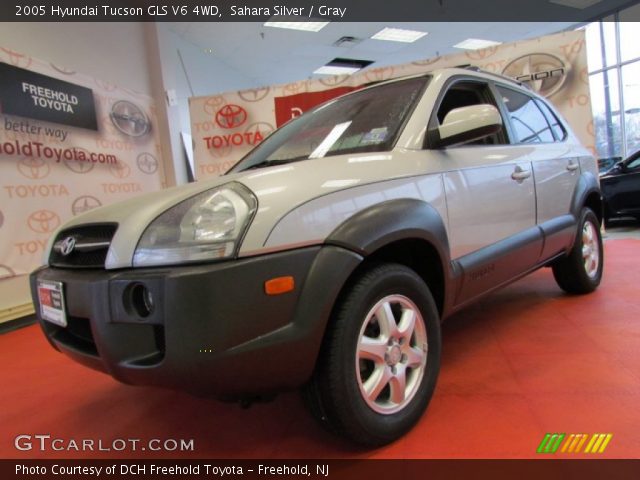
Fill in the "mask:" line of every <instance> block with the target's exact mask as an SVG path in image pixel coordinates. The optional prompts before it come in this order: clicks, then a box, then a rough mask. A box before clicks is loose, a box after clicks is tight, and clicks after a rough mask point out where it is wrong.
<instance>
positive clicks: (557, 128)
mask: <svg viewBox="0 0 640 480" xmlns="http://www.w3.org/2000/svg"><path fill="white" fill-rule="evenodd" d="M537 104H538V106H539V107H540V110H542V113H544V116H545V117H546V118H547V122H549V125H551V129H552V130H553V133H554V135H555V136H556V140H558V141H560V140H564V139H565V137H566V136H567V131H566V130H565V129H564V127H563V126H562V123H560V120H558V117H557V116H556V114H555V113H554V112H553V110H551V108H550V107H549V105H547V104H546V103H544V102H541V101H540V100H537Z"/></svg>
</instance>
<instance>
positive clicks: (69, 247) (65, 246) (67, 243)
mask: <svg viewBox="0 0 640 480" xmlns="http://www.w3.org/2000/svg"><path fill="white" fill-rule="evenodd" d="M74 248H76V239H75V237H67V238H65V239H64V240H63V241H62V243H61V244H60V253H61V254H62V255H64V256H65V257H66V256H67V255H69V254H70V253H71V252H73V249H74Z"/></svg>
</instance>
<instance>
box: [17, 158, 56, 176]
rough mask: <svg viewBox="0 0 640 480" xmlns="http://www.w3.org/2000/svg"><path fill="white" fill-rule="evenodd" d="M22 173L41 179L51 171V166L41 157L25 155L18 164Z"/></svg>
mask: <svg viewBox="0 0 640 480" xmlns="http://www.w3.org/2000/svg"><path fill="white" fill-rule="evenodd" d="M17 167H18V171H19V172H20V174H21V175H22V176H24V177H26V178H29V179H31V180H40V179H42V178H45V177H46V176H48V175H49V173H50V172H51V167H50V166H49V164H48V163H47V162H45V161H44V160H43V159H41V158H31V157H24V158H22V159H21V160H20V161H19V162H18V164H17Z"/></svg>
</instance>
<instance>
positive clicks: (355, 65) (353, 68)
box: [313, 58, 373, 75]
mask: <svg viewBox="0 0 640 480" xmlns="http://www.w3.org/2000/svg"><path fill="white" fill-rule="evenodd" d="M372 63H373V62H372V61H371V60H358V59H355V58H334V59H333V60H331V61H330V62H329V63H327V64H326V65H324V66H322V67H320V68H318V69H317V70H315V71H314V72H313V73H316V74H318V75H351V74H352V73H355V72H357V71H358V70H361V69H363V68H364V67H368V66H369V65H371V64H372Z"/></svg>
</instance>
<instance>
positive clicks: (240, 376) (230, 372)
mask: <svg viewBox="0 0 640 480" xmlns="http://www.w3.org/2000/svg"><path fill="white" fill-rule="evenodd" d="M360 260H361V258H360V257H359V256H358V255H357V254H354V253H353V252H351V251H348V250H345V249H342V248H339V247H334V246H323V247H319V246H318V247H309V248H304V249H299V250H292V251H287V252H281V253H275V254H271V255H265V256H261V257H254V258H248V259H239V260H233V261H228V262H223V263H215V264H206V265H192V266H179V267H166V268H146V269H142V268H140V269H128V270H119V271H109V270H69V269H61V268H52V267H44V268H41V269H39V270H36V271H35V272H34V273H33V274H32V275H31V290H32V296H33V300H34V303H35V305H36V311H37V310H38V296H37V287H36V285H37V281H38V280H50V281H58V282H62V283H63V285H64V295H65V302H66V313H67V318H68V325H67V327H66V328H65V327H59V326H57V325H55V324H53V323H50V322H48V321H45V320H42V318H40V315H39V312H37V314H38V317H39V319H40V325H41V326H42V329H43V331H44V333H45V335H46V336H47V338H48V339H49V341H50V342H51V344H52V345H53V346H54V347H55V348H56V349H58V350H59V351H61V352H62V353H64V354H66V355H68V356H69V357H71V358H73V359H74V360H76V361H78V362H80V363H82V364H84V365H86V366H89V367H91V368H94V369H96V370H100V371H103V372H106V373H108V374H110V375H112V376H113V377H114V378H116V379H117V380H119V381H121V382H124V383H129V384H136V385H156V386H162V387H168V388H174V389H179V390H186V391H189V392H192V393H198V394H207V395H216V396H221V397H237V396H244V395H253V394H260V393H268V392H273V391H278V390H284V389H290V388H295V387H297V386H299V385H301V384H303V383H304V382H305V381H307V379H308V378H309V377H310V375H311V373H312V371H313V367H314V365H315V360H316V357H317V354H318V350H319V348H320V343H321V341H322V336H323V333H324V330H325V327H326V323H327V321H328V318H329V315H330V313H331V308H332V307H333V304H334V302H335V300H336V298H337V296H338V294H339V291H340V289H341V287H342V285H344V282H345V281H346V279H347V278H348V276H349V275H350V273H351V272H352V271H353V270H354V269H355V267H356V266H357V265H358V263H359V262H360ZM287 275H291V276H293V277H294V279H295V289H294V290H293V291H291V292H288V293H285V294H281V295H275V296H270V295H267V294H265V291H264V282H265V281H266V280H269V279H271V278H275V277H279V276H287ZM140 284H141V285H144V286H145V287H146V288H147V289H148V290H149V291H150V292H151V294H152V296H153V298H154V308H153V311H152V313H151V314H150V315H148V316H146V317H141V316H139V315H138V314H137V313H136V312H135V309H132V308H130V305H129V304H128V303H127V298H129V297H128V294H127V292H129V291H130V288H131V286H132V285H140Z"/></svg>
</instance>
